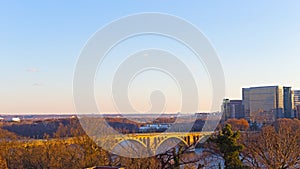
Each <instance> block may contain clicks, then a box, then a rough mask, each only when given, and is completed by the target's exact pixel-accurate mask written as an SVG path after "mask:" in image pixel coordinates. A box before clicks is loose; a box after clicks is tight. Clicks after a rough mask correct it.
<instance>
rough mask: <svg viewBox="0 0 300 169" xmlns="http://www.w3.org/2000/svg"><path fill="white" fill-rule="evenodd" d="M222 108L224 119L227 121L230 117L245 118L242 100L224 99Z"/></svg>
mask: <svg viewBox="0 0 300 169" xmlns="http://www.w3.org/2000/svg"><path fill="white" fill-rule="evenodd" d="M221 110H222V113H223V118H222V119H223V120H225V121H226V120H227V119H230V118H237V119H240V118H244V111H243V104H242V100H229V99H224V100H223V104H222V107H221Z"/></svg>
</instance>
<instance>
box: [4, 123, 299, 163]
mask: <svg viewBox="0 0 300 169" xmlns="http://www.w3.org/2000/svg"><path fill="white" fill-rule="evenodd" d="M57 124H58V126H57V129H56V131H55V132H54V133H52V134H51V135H48V134H47V133H43V139H41V140H38V139H30V138H28V137H20V136H18V135H17V134H16V133H13V132H11V131H8V130H6V129H3V126H2V128H0V150H1V151H0V168H20V169H22V168H33V169H35V168H36V169H39V168H49V169H52V168H53V169H54V168H61V169H64V168H84V167H90V166H96V165H108V166H125V167H126V168H130V169H135V168H137V169H138V168H139V169H140V168H157V169H159V168H178V167H179V166H183V165H185V168H219V167H221V168H271V169H285V168H300V149H299V147H300V121H299V120H296V119H279V120H277V121H276V122H275V123H273V124H272V125H267V126H264V127H262V128H261V129H260V130H259V131H251V130H250V128H249V124H247V123H246V121H245V120H236V119H233V120H229V121H227V122H226V125H225V124H224V125H221V126H220V131H219V132H216V133H215V134H214V135H212V136H211V138H210V139H209V140H208V141H207V142H205V143H203V144H201V147H202V148H201V151H202V153H198V154H195V153H191V152H189V151H188V150H189V149H188V148H189V147H186V146H179V147H178V148H177V149H171V150H169V151H167V152H165V153H163V154H160V155H157V156H154V157H150V158H142V159H130V158H125V157H119V156H116V155H113V154H110V153H109V152H107V151H105V150H103V149H102V148H101V147H98V146H97V145H96V144H95V143H94V142H93V141H92V140H91V139H90V138H89V137H88V136H86V135H85V134H84V132H83V130H82V129H81V127H80V124H79V123H78V121H77V119H73V120H71V121H69V122H68V123H63V122H62V121H60V122H59V123H57ZM1 125H3V124H1ZM14 125H18V124H14ZM19 125H20V124H19ZM4 126H8V125H5V124H4ZM10 126H13V125H10ZM238 129H239V130H244V131H242V132H240V131H239V130H238ZM50 136H51V137H50Z"/></svg>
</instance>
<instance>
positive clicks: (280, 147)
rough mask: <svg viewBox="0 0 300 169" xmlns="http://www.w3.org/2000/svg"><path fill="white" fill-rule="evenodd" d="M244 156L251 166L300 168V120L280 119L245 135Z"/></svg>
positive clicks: (282, 168) (285, 168)
mask: <svg viewBox="0 0 300 169" xmlns="http://www.w3.org/2000/svg"><path fill="white" fill-rule="evenodd" d="M244 145H245V151H244V152H243V156H244V159H245V161H247V164H248V165H249V166H251V168H270V169H288V168H300V148H299V147H300V121H299V120H297V119H279V120H277V121H276V122H275V123H274V124H273V125H269V126H265V127H263V128H262V131H261V132H253V133H248V134H247V135H245V136H244Z"/></svg>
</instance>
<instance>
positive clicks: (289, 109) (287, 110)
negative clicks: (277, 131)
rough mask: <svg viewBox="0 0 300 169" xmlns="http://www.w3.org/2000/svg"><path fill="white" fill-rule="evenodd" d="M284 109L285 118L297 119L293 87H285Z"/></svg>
mask: <svg viewBox="0 0 300 169" xmlns="http://www.w3.org/2000/svg"><path fill="white" fill-rule="evenodd" d="M283 107H284V110H283V111H284V117H285V118H294V117H295V104H294V91H292V88H291V87H283Z"/></svg>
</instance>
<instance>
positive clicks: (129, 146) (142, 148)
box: [111, 138, 149, 158]
mask: <svg viewBox="0 0 300 169" xmlns="http://www.w3.org/2000/svg"><path fill="white" fill-rule="evenodd" d="M111 152H112V153H114V154H118V155H121V156H126V157H130V158H140V157H144V156H145V155H147V154H149V152H148V149H147V145H146V144H145V143H143V142H142V141H140V140H139V139H133V138H128V139H126V138H125V139H122V140H119V141H118V142H117V143H115V144H114V145H113V146H112V147H111Z"/></svg>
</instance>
